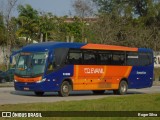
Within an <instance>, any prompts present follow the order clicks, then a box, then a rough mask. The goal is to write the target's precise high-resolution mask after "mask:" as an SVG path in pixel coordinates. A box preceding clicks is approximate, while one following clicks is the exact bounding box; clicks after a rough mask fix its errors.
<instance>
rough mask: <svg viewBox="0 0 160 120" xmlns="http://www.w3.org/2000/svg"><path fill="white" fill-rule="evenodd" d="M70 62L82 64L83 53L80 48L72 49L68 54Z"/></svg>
mask: <svg viewBox="0 0 160 120" xmlns="http://www.w3.org/2000/svg"><path fill="white" fill-rule="evenodd" d="M68 64H82V53H81V52H80V51H78V50H75V51H74V50H71V51H70V52H69V54H68Z"/></svg>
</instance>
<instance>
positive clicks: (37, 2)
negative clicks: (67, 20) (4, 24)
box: [0, 0, 74, 16]
mask: <svg viewBox="0 0 160 120" xmlns="http://www.w3.org/2000/svg"><path fill="white" fill-rule="evenodd" d="M4 2H5V0H0V6H1V7H4V5H2V4H3V3H4ZM73 2H74V0H18V4H22V5H25V4H30V5H31V6H32V7H33V8H34V9H36V10H38V11H43V12H51V13H52V14H53V15H57V16H64V15H68V16H69V15H70V13H71V14H72V15H73V14H74V9H73V7H72V4H73ZM13 15H14V16H18V12H17V10H16V9H15V10H14V12H13Z"/></svg>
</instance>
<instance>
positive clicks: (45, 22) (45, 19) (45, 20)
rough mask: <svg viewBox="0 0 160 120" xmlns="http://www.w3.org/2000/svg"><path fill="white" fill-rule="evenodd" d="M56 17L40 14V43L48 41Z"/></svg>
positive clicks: (53, 28) (49, 14)
mask: <svg viewBox="0 0 160 120" xmlns="http://www.w3.org/2000/svg"><path fill="white" fill-rule="evenodd" d="M55 18H56V17H55V16H53V15H52V13H45V12H40V16H39V34H40V41H41V42H42V41H44V40H43V38H44V37H45V41H48V38H51V34H52V31H54V30H55V24H56V19H55Z"/></svg>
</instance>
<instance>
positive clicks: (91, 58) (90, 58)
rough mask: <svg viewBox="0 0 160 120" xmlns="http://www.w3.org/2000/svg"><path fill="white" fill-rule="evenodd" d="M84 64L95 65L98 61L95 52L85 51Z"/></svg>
mask: <svg viewBox="0 0 160 120" xmlns="http://www.w3.org/2000/svg"><path fill="white" fill-rule="evenodd" d="M84 64H88V65H92V64H93V65H94V64H97V63H96V56H95V54H94V53H93V52H89V51H86V52H84Z"/></svg>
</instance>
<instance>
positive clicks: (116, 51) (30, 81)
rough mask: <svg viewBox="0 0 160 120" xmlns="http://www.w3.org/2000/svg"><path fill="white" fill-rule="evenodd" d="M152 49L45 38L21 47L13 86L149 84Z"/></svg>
mask: <svg viewBox="0 0 160 120" xmlns="http://www.w3.org/2000/svg"><path fill="white" fill-rule="evenodd" d="M153 69H154V65H153V51H152V50H151V49H146V48H131V47H124V46H114V45H102V44H89V43H86V44H85V43H84V44H83V43H66V42H46V43H37V44H31V45H27V46H25V47H23V48H22V49H21V51H20V53H19V59H18V62H17V65H16V69H15V75H14V81H15V82H14V86H15V90H20V91H34V92H35V94H36V95H38V96H42V95H43V94H44V93H45V92H58V93H59V95H61V96H68V95H69V93H70V91H79V90H91V91H93V93H95V94H102V93H104V92H105V90H113V93H114V94H120V95H123V94H126V93H127V90H128V88H136V89H139V88H146V87H151V86H152V82H153Z"/></svg>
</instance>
